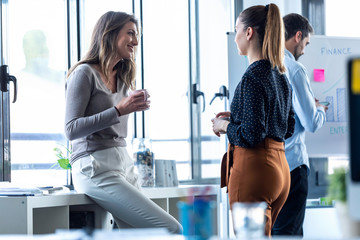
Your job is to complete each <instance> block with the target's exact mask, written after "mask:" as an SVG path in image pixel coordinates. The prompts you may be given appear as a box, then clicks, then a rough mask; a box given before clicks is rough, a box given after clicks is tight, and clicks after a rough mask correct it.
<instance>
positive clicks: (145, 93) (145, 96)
mask: <svg viewBox="0 0 360 240" xmlns="http://www.w3.org/2000/svg"><path fill="white" fill-rule="evenodd" d="M138 92H143V94H144V102H146V101H147V96H148V91H147V90H146V89H138V90H134V91H131V92H130V96H131V95H133V94H136V93H138Z"/></svg>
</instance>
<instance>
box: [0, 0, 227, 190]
mask: <svg viewBox="0 0 360 240" xmlns="http://www.w3.org/2000/svg"><path fill="white" fill-rule="evenodd" d="M3 2H4V3H3V5H4V6H6V9H7V16H8V17H7V18H4V20H3V22H2V26H1V30H2V32H4V33H5V34H4V36H6V38H7V41H6V43H7V44H5V45H4V46H3V47H4V48H5V49H6V50H7V51H6V56H5V58H6V59H7V60H6V64H7V65H9V72H10V74H11V75H14V76H16V77H17V79H18V100H17V102H16V103H15V104H10V122H11V127H10V129H11V161H12V182H14V183H28V184H34V185H36V186H44V185H61V184H66V183H68V181H69V180H68V179H69V172H68V171H66V170H62V169H60V168H59V167H58V166H57V164H56V155H55V152H54V148H55V147H60V148H61V146H62V145H64V146H68V144H69V143H68V142H67V140H66V138H65V136H64V111H65V109H64V108H65V81H66V79H65V78H66V77H65V75H66V72H67V70H68V68H69V66H71V65H73V64H74V63H75V62H76V61H77V60H78V59H80V58H81V57H82V56H84V54H85V53H86V51H87V49H88V46H89V44H90V39H91V34H92V30H93V27H94V25H95V23H96V21H97V20H98V19H99V17H100V16H101V15H102V14H104V13H105V12H106V11H109V10H112V11H124V12H128V13H132V12H135V15H136V17H137V18H138V19H139V22H141V41H140V43H139V44H140V45H139V48H138V52H137V58H136V62H137V66H138V74H137V83H136V85H137V86H136V87H137V88H146V89H148V90H149V93H150V95H151V99H150V100H151V108H150V110H149V111H146V112H143V113H136V114H132V117H131V118H130V119H129V131H128V139H127V143H128V149H129V152H130V153H131V151H132V144H131V141H132V139H133V138H134V137H147V138H150V139H152V148H153V152H154V155H155V159H165V160H166V159H169V160H176V161H177V170H178V178H179V180H182V181H194V179H195V182H200V181H201V179H204V178H212V179H215V180H217V178H218V176H219V163H220V161H219V160H220V158H221V155H222V154H223V152H224V151H225V149H226V141H225V137H222V138H220V139H219V138H217V137H215V136H214V135H213V133H212V130H211V121H210V120H211V118H213V117H214V113H215V112H219V111H223V110H226V108H227V106H228V105H226V104H228V103H225V101H224V99H223V100H220V99H219V98H217V99H215V100H214V101H213V104H212V105H209V103H210V100H211V99H212V97H213V96H214V95H215V93H217V92H218V91H219V88H220V87H221V86H223V85H224V86H227V45H226V44H227V43H226V32H227V31H231V30H232V27H231V25H232V23H231V22H232V18H231V14H230V12H231V11H230V8H231V7H230V5H231V0H227V1H223V0H213V1H212V3H211V4H208V2H207V1H205V0H197V1H195V0H191V1H189V0H122V1H118V0H103V1H101V4H99V1H97V0H80V1H67V0H52V1H49V0H16V1H15V0H8V1H3ZM77 3H79V4H77ZM20 19H21V20H20ZM68 28H69V29H68ZM2 57H4V56H2ZM194 84H197V88H196V90H198V91H200V92H203V93H204V94H205V98H204V99H202V98H201V97H198V98H197V101H198V104H194V103H193V101H194V99H193V95H194V93H195V92H194V90H195V88H193V86H194ZM203 102H204V105H205V106H206V107H205V111H204V112H203ZM135 126H136V127H135ZM64 151H65V149H64Z"/></svg>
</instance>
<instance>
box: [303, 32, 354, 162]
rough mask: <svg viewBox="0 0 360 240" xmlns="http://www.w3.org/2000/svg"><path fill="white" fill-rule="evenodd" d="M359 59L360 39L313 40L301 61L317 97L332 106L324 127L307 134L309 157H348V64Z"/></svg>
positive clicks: (327, 38) (323, 37)
mask: <svg viewBox="0 0 360 240" xmlns="http://www.w3.org/2000/svg"><path fill="white" fill-rule="evenodd" d="M358 55H360V38H342V37H326V36H313V37H311V38H310V44H309V45H308V46H307V47H306V48H305V54H304V55H303V56H301V57H300V58H299V62H301V63H302V64H303V65H304V66H305V68H306V69H307V71H308V76H309V79H310V84H311V88H312V90H313V92H314V96H315V97H316V98H317V99H319V100H320V101H328V102H330V105H329V109H328V110H327V112H326V123H325V124H324V126H323V127H322V128H320V129H319V130H318V131H317V132H315V133H309V132H307V133H306V138H305V143H306V147H307V150H308V153H309V156H310V157H319V156H348V147H349V146H348V142H349V140H348V137H349V134H348V131H349V128H348V121H347V118H348V116H347V114H348V111H347V106H348V104H347V89H346V88H347V62H348V60H349V59H350V58H352V57H354V56H358ZM321 71H324V74H323V75H324V79H322V76H321V75H322V73H321ZM319 73H320V76H319ZM322 80H324V81H323V82H322Z"/></svg>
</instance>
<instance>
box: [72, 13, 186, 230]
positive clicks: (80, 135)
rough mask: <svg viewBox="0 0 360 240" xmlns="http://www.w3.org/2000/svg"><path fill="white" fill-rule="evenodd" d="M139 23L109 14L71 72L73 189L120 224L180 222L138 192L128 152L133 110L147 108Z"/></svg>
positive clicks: (173, 225)
mask: <svg viewBox="0 0 360 240" xmlns="http://www.w3.org/2000/svg"><path fill="white" fill-rule="evenodd" d="M138 31H139V28H138V22H137V20H136V19H135V18H134V16H132V15H129V14H126V13H124V12H112V11H110V12H107V13H105V14H104V15H103V16H101V17H100V19H99V20H98V22H97V23H96V26H95V28H94V31H93V35H92V39H91V44H90V48H89V51H88V52H87V54H86V55H85V57H84V58H83V59H82V60H81V61H79V62H78V63H77V64H75V65H74V66H73V67H72V68H71V69H70V70H69V72H68V79H67V82H66V114H65V134H66V136H67V138H68V139H69V140H70V141H71V144H72V150H73V152H72V155H71V160H70V163H71V166H72V177H73V182H74V187H75V190H76V191H78V192H82V193H85V194H86V195H88V196H89V197H90V198H91V199H93V200H94V201H95V202H96V203H97V204H99V205H100V206H101V207H103V208H104V209H105V210H107V211H109V212H110V213H111V214H112V215H113V217H114V219H115V222H116V223H117V225H118V226H119V228H155V227H161V228H167V229H168V230H169V231H170V232H174V233H180V232H181V231H182V227H181V225H180V224H179V223H178V221H176V220H175V218H173V217H172V216H171V215H169V214H168V213H167V212H165V211H164V210H163V209H162V208H160V207H159V206H157V205H156V204H155V203H153V202H152V201H151V200H150V199H148V198H147V197H146V196H145V195H144V194H143V193H142V192H141V190H140V186H139V184H138V182H137V178H138V176H137V174H135V172H134V161H133V159H132V158H131V157H130V156H129V154H128V152H127V150H126V142H125V138H126V136H127V122H128V117H129V114H130V113H133V112H137V111H144V110H147V109H149V107H150V101H149V100H148V98H149V97H150V96H149V95H148V93H147V92H146V91H138V92H136V93H134V94H130V96H129V90H130V89H134V86H135V72H136V68H135V67H136V66H135V62H134V59H135V50H136V47H137V45H138V35H139V34H138Z"/></svg>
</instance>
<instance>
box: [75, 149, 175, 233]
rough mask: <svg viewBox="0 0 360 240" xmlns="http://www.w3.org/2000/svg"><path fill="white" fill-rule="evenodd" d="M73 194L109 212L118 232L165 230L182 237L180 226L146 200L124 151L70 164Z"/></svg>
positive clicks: (100, 153)
mask: <svg viewBox="0 0 360 240" xmlns="http://www.w3.org/2000/svg"><path fill="white" fill-rule="evenodd" d="M72 177H73V183H74V187H75V190H76V191H77V192H80V193H85V194H86V195H87V196H89V197H90V198H91V199H92V200H94V201H95V202H96V203H97V204H99V205H100V206H101V207H102V208H104V209H105V210H107V211H108V212H110V213H111V214H112V215H113V217H114V220H115V222H116V224H117V225H118V226H119V228H156V227H160V228H167V229H168V230H169V231H170V232H172V233H181V232H182V226H181V225H180V223H179V222H178V221H177V220H176V219H175V218H174V217H172V216H171V215H170V214H168V213H167V212H166V211H164V210H163V209H162V208H160V207H159V206H158V205H156V204H155V203H154V202H153V201H151V200H150V199H149V198H147V197H146V196H145V195H144V194H143V193H142V192H141V188H140V186H139V184H138V182H137V178H138V177H137V174H136V173H135V172H134V161H133V159H132V158H131V157H130V156H129V154H128V152H127V150H126V148H125V147H113V148H108V149H105V150H100V151H96V152H94V153H93V154H91V155H90V156H87V157H83V158H80V159H78V160H77V161H76V162H75V163H73V164H72Z"/></svg>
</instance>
